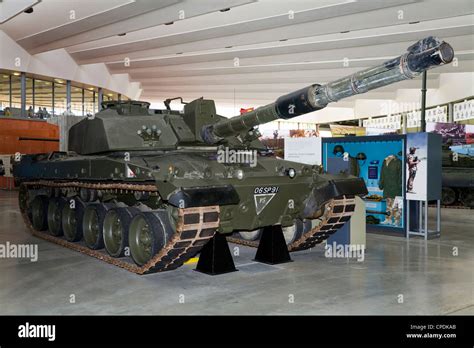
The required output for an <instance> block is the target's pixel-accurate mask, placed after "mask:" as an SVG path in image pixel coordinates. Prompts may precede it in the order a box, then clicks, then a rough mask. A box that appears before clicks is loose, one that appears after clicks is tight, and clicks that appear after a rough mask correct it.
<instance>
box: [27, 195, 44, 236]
mask: <svg viewBox="0 0 474 348" xmlns="http://www.w3.org/2000/svg"><path fill="white" fill-rule="evenodd" d="M31 223H32V225H33V227H34V229H35V230H37V231H44V230H46V229H47V228H48V198H46V196H36V197H35V199H33V202H32V203H31Z"/></svg>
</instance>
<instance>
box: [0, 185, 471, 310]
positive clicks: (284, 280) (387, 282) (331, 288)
mask: <svg viewBox="0 0 474 348" xmlns="http://www.w3.org/2000/svg"><path fill="white" fill-rule="evenodd" d="M16 196H17V194H16V192H11V191H0V244H5V243H6V242H7V241H9V242H10V243H17V244H25V243H26V244H29V243H37V244H38V248H39V258H38V261H37V262H30V261H29V260H26V259H0V313H1V314H4V315H7V314H37V315H38V314H322V315H325V314H328V315H331V314H388V315H391V314H395V315H397V314H456V315H468V314H469V315H472V314H474V295H473V289H474V283H473V270H474V233H473V228H472V226H473V224H474V214H473V211H472V210H462V209H459V210H458V209H449V210H448V209H443V211H442V233H441V238H440V239H435V240H430V241H428V242H427V243H426V242H425V241H424V240H421V239H418V238H417V239H412V240H410V241H409V242H408V241H407V240H406V239H404V238H399V237H392V236H384V235H375V234H368V235H367V248H368V249H367V253H366V255H365V261H364V262H357V261H356V260H355V259H351V260H347V259H328V258H325V256H324V250H323V248H322V247H319V248H314V249H312V250H310V251H304V252H297V253H293V254H292V258H293V260H294V262H291V263H286V264H281V265H277V266H270V265H265V264H259V263H256V262H253V261H252V258H253V256H254V253H255V250H254V249H250V248H247V247H240V256H236V257H234V261H235V263H236V266H237V268H238V269H239V272H234V273H228V274H224V275H220V276H215V277H211V276H207V275H204V274H201V273H199V272H194V271H193V270H192V269H193V268H194V267H195V265H191V264H190V265H185V266H183V267H181V268H180V269H178V270H177V271H173V272H165V273H160V274H151V275H146V276H138V275H134V274H131V273H129V272H127V271H124V270H121V269H118V268H116V267H114V266H111V265H108V264H106V263H103V262H101V261H99V260H96V259H93V258H90V257H87V256H84V255H82V254H80V253H77V252H74V251H70V250H66V249H63V248H62V247H59V246H57V245H54V244H50V243H48V242H46V241H43V240H41V239H37V238H35V237H32V236H30V235H29V234H28V232H27V230H26V227H25V226H24V224H23V222H22V219H21V216H20V213H19V211H18V209H17V203H16V198H17V197H16ZM453 247H457V248H458V255H457V256H454V255H453ZM71 295H74V296H75V303H73V304H71V303H70V298H71V297H70V296H71ZM182 295H184V296H182ZM399 295H403V303H399V301H398V300H399V299H400V298H401V297H399ZM292 299H294V301H291V300H292ZM180 300H181V301H180ZM183 300H184V303H180V302H183ZM292 302H293V303H292Z"/></svg>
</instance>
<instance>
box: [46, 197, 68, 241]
mask: <svg viewBox="0 0 474 348" xmlns="http://www.w3.org/2000/svg"><path fill="white" fill-rule="evenodd" d="M65 203H66V200H65V199H63V198H50V199H49V204H48V230H49V233H50V234H51V235H53V236H62V235H63V225H62V219H61V218H62V210H63V208H64V204H65Z"/></svg>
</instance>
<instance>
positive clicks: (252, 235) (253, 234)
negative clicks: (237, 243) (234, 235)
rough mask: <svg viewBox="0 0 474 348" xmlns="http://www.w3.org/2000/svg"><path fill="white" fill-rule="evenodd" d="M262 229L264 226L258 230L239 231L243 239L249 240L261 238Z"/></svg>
mask: <svg viewBox="0 0 474 348" xmlns="http://www.w3.org/2000/svg"><path fill="white" fill-rule="evenodd" d="M262 231H263V229H262V228H259V229H257V230H253V231H248V232H246V231H242V232H239V235H240V237H241V238H242V239H244V240H248V241H255V240H258V239H260V236H261V235H262Z"/></svg>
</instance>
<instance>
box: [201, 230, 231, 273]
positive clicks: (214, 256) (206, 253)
mask: <svg viewBox="0 0 474 348" xmlns="http://www.w3.org/2000/svg"><path fill="white" fill-rule="evenodd" d="M195 271H198V272H202V273H206V274H209V275H218V274H223V273H229V272H235V271H237V269H236V268H235V265H234V260H233V259H232V254H231V253H230V249H229V244H227V239H226V238H225V236H224V235H222V234H220V233H216V234H215V235H214V237H213V238H212V239H211V240H210V241H209V242H208V243H207V244H206V245H204V247H203V248H202V249H201V255H200V256H199V261H198V264H197V266H196V269H195Z"/></svg>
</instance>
